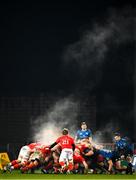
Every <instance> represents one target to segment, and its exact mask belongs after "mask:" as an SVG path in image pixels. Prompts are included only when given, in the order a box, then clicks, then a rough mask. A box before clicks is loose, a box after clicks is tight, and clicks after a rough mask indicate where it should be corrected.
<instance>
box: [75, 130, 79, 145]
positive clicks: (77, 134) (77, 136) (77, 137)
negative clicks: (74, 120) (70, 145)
mask: <svg viewBox="0 0 136 180" xmlns="http://www.w3.org/2000/svg"><path fill="white" fill-rule="evenodd" d="M78 139H79V130H78V131H77V133H76V136H75V142H77V140H78Z"/></svg>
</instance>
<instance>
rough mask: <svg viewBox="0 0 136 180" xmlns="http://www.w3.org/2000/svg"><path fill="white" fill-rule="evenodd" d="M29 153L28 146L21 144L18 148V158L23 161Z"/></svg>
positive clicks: (27, 157)
mask: <svg viewBox="0 0 136 180" xmlns="http://www.w3.org/2000/svg"><path fill="white" fill-rule="evenodd" d="M30 154H31V149H30V148H29V147H28V146H23V147H22V148H21V149H20V152H19V155H18V160H19V161H21V163H22V162H25V161H27V160H28V159H29V157H30Z"/></svg>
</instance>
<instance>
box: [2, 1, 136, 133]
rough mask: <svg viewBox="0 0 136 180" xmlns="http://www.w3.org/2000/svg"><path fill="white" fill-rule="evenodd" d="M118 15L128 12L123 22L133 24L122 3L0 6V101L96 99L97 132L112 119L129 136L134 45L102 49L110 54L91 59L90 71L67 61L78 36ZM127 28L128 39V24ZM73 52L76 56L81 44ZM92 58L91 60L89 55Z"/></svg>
mask: <svg viewBox="0 0 136 180" xmlns="http://www.w3.org/2000/svg"><path fill="white" fill-rule="evenodd" d="M123 9H127V10H128V12H127V13H128V14H127V13H126V14H127V15H124V16H126V17H128V16H130V18H131V17H132V18H133V16H134V15H133V6H132V4H131V3H130V1H123V0H122V1H120V0H118V1H116V0H113V1H111V0H107V1H105V0H100V1H98V0H95V1H82V2H81V1H77V2H74V1H63V2H61V1H56V2H55V1H54V2H53V1H48V2H46V1H45V2H44V3H40V1H37V2H35V1H33V2H29V3H28V2H27V1H26V2H24V1H17V2H16V3H13V2H11V1H9V2H8V3H7V2H3V3H1V5H0V16H1V23H0V24H1V28H0V83H1V85H0V96H25V95H26V96H29V95H30V96H31V95H32V94H40V93H45V94H47V93H53V94H57V93H59V92H62V93H64V94H66V95H69V94H75V95H76V94H78V93H81V94H82V93H86V94H87V95H88V96H91V95H96V99H97V118H98V121H97V126H98V127H100V126H103V125H104V123H103V122H105V123H106V122H107V120H108V119H109V118H110V119H111V118H113V119H114V121H119V122H120V124H123V127H124V129H125V130H126V129H127V128H129V131H131V130H132V131H131V136H133V131H134V114H133V107H134V79H133V76H134V42H135V41H134V40H133V39H132V37H131V38H130V39H129V37H128V39H127V40H120V41H121V43H118V45H117V46H116V42H111V41H110V39H109V42H106V43H107V44H108V45H107V46H108V48H109V49H110V50H105V51H106V53H104V58H103V59H104V60H102V63H99V58H97V59H98V61H96V63H95V62H93V64H95V65H93V66H92V65H90V64H89V66H88V64H87V63H86V64H85V65H84V66H81V64H80V60H79V61H78V63H77V61H74V60H73V61H72V60H71V59H72V58H73V59H74V57H73V56H72V55H70V56H69V51H68V49H69V48H70V47H71V46H73V47H74V48H75V46H76V45H77V44H78V43H77V44H76V42H79V41H81V42H82V37H84V34H85V33H86V32H88V31H89V32H90V31H91V30H92V29H93V26H94V25H95V24H99V25H98V29H99V27H103V26H104V27H105V26H106V23H107V21H109V19H110V18H109V16H112V15H111V14H114V15H113V16H118V15H117V14H118V13H120V14H121V13H122V14H123V13H124V11H125V10H123ZM122 14H121V15H122ZM107 19H108V20H107ZM113 19H114V18H113ZM113 21H114V20H113ZM115 21H116V20H115ZM117 24H118V22H117ZM124 26H125V25H124ZM128 28H129V30H128V32H130V34H131V30H132V34H133V24H132V22H131V23H130V24H129V25H128ZM96 29H97V28H96ZM115 36H116V34H115ZM96 38H97V37H96ZM114 39H115V38H114ZM116 39H118V38H116ZM122 42H123V43H122ZM85 44H86V43H85ZM79 46H80V47H79V49H80V50H81V49H82V48H81V43H79ZM89 46H91V45H90V44H89ZM98 48H99V47H98ZM100 48H101V46H100ZM80 50H79V51H80ZM74 51H75V50H74ZM76 51H77V52H78V50H76ZM83 51H84V50H83ZM97 51H98V52H99V50H97V49H96V54H97V53H98V52H97ZM92 53H94V55H93V58H94V56H95V52H92ZM67 57H69V58H68V60H67ZM83 57H84V56H83ZM89 57H90V56H89ZM91 57H92V56H91ZM80 58H82V56H80ZM85 58H86V57H85ZM69 59H70V60H69ZM75 59H76V58H75ZM87 59H88V58H87ZM109 59H110V61H109ZM67 61H68V62H67ZM86 62H87V61H86ZM101 119H102V120H101ZM128 121H129V124H128ZM132 127H133V128H132ZM131 128H132V129H131Z"/></svg>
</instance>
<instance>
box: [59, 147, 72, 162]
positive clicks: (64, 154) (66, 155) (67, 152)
mask: <svg viewBox="0 0 136 180" xmlns="http://www.w3.org/2000/svg"><path fill="white" fill-rule="evenodd" d="M62 161H63V162H65V163H67V162H69V161H73V150H72V149H68V148H65V149H62V151H61V154H60V158H59V162H62Z"/></svg>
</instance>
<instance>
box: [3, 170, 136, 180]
mask: <svg viewBox="0 0 136 180" xmlns="http://www.w3.org/2000/svg"><path fill="white" fill-rule="evenodd" d="M2 179H7V180H8V179H25V180H26V179H27V180H28V179H46V180H51V179H70V180H74V179H83V180H86V179H92V180H94V179H103V180H104V179H118V180H119V179H136V174H135V175H101V174H100V175H99V174H87V175H86V174H84V175H80V174H70V175H66V174H21V173H20V172H18V171H15V172H12V173H2V172H0V180H2Z"/></svg>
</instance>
